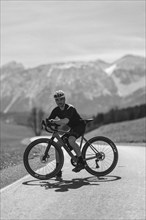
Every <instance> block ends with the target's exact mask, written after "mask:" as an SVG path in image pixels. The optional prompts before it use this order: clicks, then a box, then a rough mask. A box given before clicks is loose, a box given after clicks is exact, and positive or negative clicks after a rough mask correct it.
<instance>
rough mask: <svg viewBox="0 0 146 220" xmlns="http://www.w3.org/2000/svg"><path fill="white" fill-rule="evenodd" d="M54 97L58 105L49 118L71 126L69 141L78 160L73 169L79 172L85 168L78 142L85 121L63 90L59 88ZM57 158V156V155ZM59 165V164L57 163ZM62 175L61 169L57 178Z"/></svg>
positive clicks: (83, 130)
mask: <svg viewBox="0 0 146 220" xmlns="http://www.w3.org/2000/svg"><path fill="white" fill-rule="evenodd" d="M54 98H55V101H56V104H57V107H56V108H54V109H53V110H52V112H51V114H50V116H49V117H48V119H47V120H50V121H51V122H54V123H56V124H58V125H61V126H62V125H68V126H69V127H70V129H71V130H70V133H69V134H68V137H67V138H68V142H69V144H70V145H71V147H72V148H73V149H74V151H75V153H76V155H77V157H78V162H77V165H76V167H75V168H74V169H73V170H72V171H74V172H79V171H80V170H82V169H84V162H83V158H82V155H81V151H80V147H79V145H78V144H77V143H76V140H77V138H79V137H80V136H81V135H82V134H83V133H84V132H85V122H84V121H83V120H82V118H81V116H80V115H79V113H78V112H77V110H76V109H75V107H74V106H72V105H70V104H66V100H65V94H64V92H63V91H62V90H58V91H56V92H55V94H54ZM56 160H57V157H56ZM56 166H57V164H56ZM61 177H62V171H60V172H59V173H58V174H57V175H56V178H61Z"/></svg>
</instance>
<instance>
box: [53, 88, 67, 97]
mask: <svg viewBox="0 0 146 220" xmlns="http://www.w3.org/2000/svg"><path fill="white" fill-rule="evenodd" d="M54 98H55V99H57V98H65V94H64V92H63V91H62V90H58V91H56V92H55V94H54Z"/></svg>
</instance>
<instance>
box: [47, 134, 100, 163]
mask: <svg viewBox="0 0 146 220" xmlns="http://www.w3.org/2000/svg"><path fill="white" fill-rule="evenodd" d="M58 132H59V131H54V132H53V135H52V137H51V139H49V140H50V141H49V144H48V146H47V148H46V151H45V155H47V153H48V151H49V149H50V146H51V143H52V142H53V141H54V139H55V138H56V139H57V140H58V141H59V143H60V144H61V145H62V147H63V148H64V149H65V150H66V151H67V153H68V154H69V156H70V157H71V158H72V159H73V160H74V161H75V162H77V157H76V156H75V155H74V154H73V153H72V152H71V150H70V149H69V148H68V146H67V145H66V144H65V143H64V142H63V140H62V139H61V137H60V136H59V134H58ZM64 133H69V132H64ZM83 141H85V142H86V143H89V142H88V140H87V139H86V138H85V137H84V134H83V135H82V136H81V141H80V149H81V148H82V145H83ZM90 147H91V149H92V150H93V151H94V152H95V153H96V154H98V153H99V151H97V149H95V148H94V146H93V145H91V144H90ZM94 158H96V156H92V157H89V158H87V159H86V160H90V159H94Z"/></svg>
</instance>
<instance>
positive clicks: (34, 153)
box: [23, 138, 64, 180]
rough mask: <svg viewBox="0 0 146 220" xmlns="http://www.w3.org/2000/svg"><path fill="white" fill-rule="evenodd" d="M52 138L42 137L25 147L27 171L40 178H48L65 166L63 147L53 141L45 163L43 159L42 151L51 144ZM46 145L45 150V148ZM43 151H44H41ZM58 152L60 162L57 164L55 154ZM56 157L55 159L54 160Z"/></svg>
mask: <svg viewBox="0 0 146 220" xmlns="http://www.w3.org/2000/svg"><path fill="white" fill-rule="evenodd" d="M49 141H50V139H48V138H40V139H37V140H35V141H33V142H31V143H30V144H29V145H28V146H27V148H26V149H25V152H24V155H23V163H24V167H25V169H26V170H27V172H28V173H29V174H30V175H31V176H33V177H35V178H37V179H40V180H47V179H50V178H52V177H54V176H55V175H56V174H57V173H58V172H59V171H60V170H61V168H62V167H63V164H64V155H63V151H62V149H61V148H60V147H59V146H58V145H57V144H56V143H55V142H54V141H53V142H52V143H51V147H50V150H49V152H48V153H49V154H48V157H47V160H48V161H47V162H46V161H45V164H44V163H43V162H42V161H41V160H42V159H41V157H42V155H43V154H42V153H43V151H45V149H46V146H47V145H48V144H49ZM43 147H44V150H43ZM41 151H42V152H41ZM56 152H57V153H58V157H59V163H58V166H56V158H55V154H56ZM53 159H54V160H53Z"/></svg>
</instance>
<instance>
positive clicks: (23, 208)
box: [1, 146, 146, 220]
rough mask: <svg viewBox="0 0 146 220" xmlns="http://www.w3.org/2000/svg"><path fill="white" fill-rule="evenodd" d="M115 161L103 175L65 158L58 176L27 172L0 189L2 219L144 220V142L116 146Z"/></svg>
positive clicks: (145, 216)
mask: <svg viewBox="0 0 146 220" xmlns="http://www.w3.org/2000/svg"><path fill="white" fill-rule="evenodd" d="M118 151H119V162H118V164H117V167H116V168H115V169H114V171H113V172H112V173H111V174H109V175H107V176H105V177H102V178H99V179H97V178H96V177H94V176H92V175H90V174H89V173H87V171H85V170H82V171H81V172H80V173H73V172H72V171H71V170H72V168H73V167H72V166H71V164H70V162H69V157H68V156H66V159H65V165H64V168H63V181H62V182H58V181H55V180H54V179H51V180H48V181H41V180H37V179H34V178H33V177H31V176H30V175H27V176H25V177H23V178H21V179H20V180H17V181H16V182H14V183H13V184H11V185H9V186H6V187H4V188H2V189H1V219H2V220H3V219H7V220H12V219H13V220H14V219H15V220H17V219H19V220H21V219H23V220H26V219H27V220H29V219H30V220H37V219H40V220H44V219H47V220H49V219H98V220H120V219H123V220H144V219H146V215H145V147H140V146H118Z"/></svg>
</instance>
